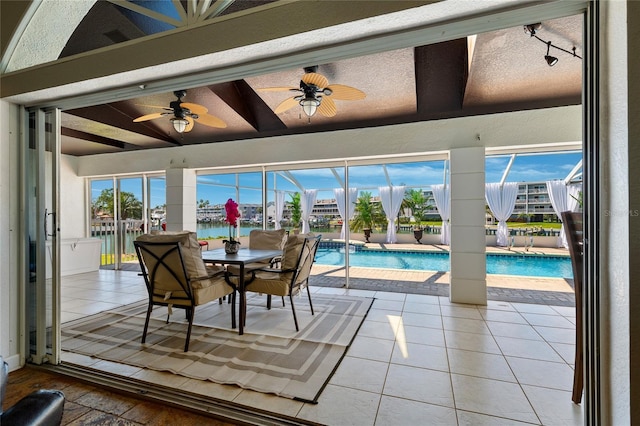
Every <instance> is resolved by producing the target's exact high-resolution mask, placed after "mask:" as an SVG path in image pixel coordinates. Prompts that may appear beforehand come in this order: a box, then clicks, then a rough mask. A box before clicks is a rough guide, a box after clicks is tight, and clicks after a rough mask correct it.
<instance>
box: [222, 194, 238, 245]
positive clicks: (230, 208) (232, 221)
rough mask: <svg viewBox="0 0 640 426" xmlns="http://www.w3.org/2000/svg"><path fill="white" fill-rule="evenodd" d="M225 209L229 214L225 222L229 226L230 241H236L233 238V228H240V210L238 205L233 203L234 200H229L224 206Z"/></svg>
mask: <svg viewBox="0 0 640 426" xmlns="http://www.w3.org/2000/svg"><path fill="white" fill-rule="evenodd" d="M224 209H225V211H226V212H227V217H225V219H224V221H225V222H227V223H228V224H229V239H230V240H231V241H234V238H233V230H232V227H233V228H237V227H238V218H239V217H240V211H239V210H238V203H236V202H235V201H233V199H231V198H229V199H228V200H227V202H226V204H225V205H224Z"/></svg>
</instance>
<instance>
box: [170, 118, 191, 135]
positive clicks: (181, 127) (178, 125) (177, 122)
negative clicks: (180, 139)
mask: <svg viewBox="0 0 640 426" xmlns="http://www.w3.org/2000/svg"><path fill="white" fill-rule="evenodd" d="M171 123H172V124H173V128H174V129H175V131H176V132H178V133H183V132H184V131H185V130H186V128H187V126H188V125H189V122H188V121H187V120H185V119H184V118H172V119H171Z"/></svg>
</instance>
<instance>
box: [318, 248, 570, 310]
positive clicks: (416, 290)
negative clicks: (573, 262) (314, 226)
mask: <svg viewBox="0 0 640 426" xmlns="http://www.w3.org/2000/svg"><path fill="white" fill-rule="evenodd" d="M365 246H366V247H368V248H371V249H386V250H411V251H416V250H419V251H433V252H448V251H449V247H448V246H445V245H432V244H389V245H386V244H377V243H375V244H374V243H367V244H365ZM487 253H499V254H519V255H522V254H525V255H526V254H528V255H531V254H537V255H554V256H568V255H569V252H568V250H566V249H557V248H546V247H538V248H536V247H534V248H533V249H530V250H528V251H526V250H524V249H523V248H521V247H514V248H512V249H511V250H508V249H507V248H504V247H487ZM344 276H345V268H344V267H338V266H327V265H318V264H315V265H313V269H312V271H311V278H310V282H311V285H314V286H320V287H343V284H344ZM486 280H487V297H488V299H489V300H500V301H508V302H521V303H534V304H548V305H556V306H575V297H574V292H573V280H570V279H564V278H538V277H521V276H515V275H493V274H490V275H487V278H486ZM449 283H450V276H449V273H448V272H429V271H414V270H405V271H399V270H397V269H382V268H362V267H356V266H352V267H351V268H349V288H353V289H358V290H372V291H395V292H404V293H410V294H427V295H437V296H448V295H449Z"/></svg>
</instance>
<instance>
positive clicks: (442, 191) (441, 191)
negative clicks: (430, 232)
mask: <svg viewBox="0 0 640 426" xmlns="http://www.w3.org/2000/svg"><path fill="white" fill-rule="evenodd" d="M431 192H432V193H433V199H434V200H435V202H436V208H437V209H438V213H439V214H440V217H441V218H442V232H441V233H440V244H446V245H449V243H450V242H451V236H450V231H449V226H450V225H449V216H450V215H451V203H450V201H451V193H450V192H449V188H447V187H446V186H445V185H431Z"/></svg>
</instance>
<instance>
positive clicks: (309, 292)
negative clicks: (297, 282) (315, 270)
mask: <svg viewBox="0 0 640 426" xmlns="http://www.w3.org/2000/svg"><path fill="white" fill-rule="evenodd" d="M307 296H309V307H310V308H311V315H315V314H314V313H313V303H311V291H309V283H307Z"/></svg>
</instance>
